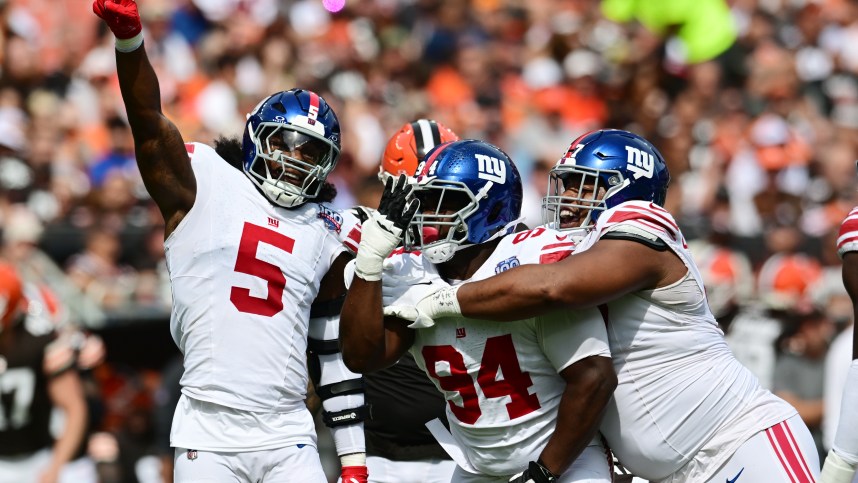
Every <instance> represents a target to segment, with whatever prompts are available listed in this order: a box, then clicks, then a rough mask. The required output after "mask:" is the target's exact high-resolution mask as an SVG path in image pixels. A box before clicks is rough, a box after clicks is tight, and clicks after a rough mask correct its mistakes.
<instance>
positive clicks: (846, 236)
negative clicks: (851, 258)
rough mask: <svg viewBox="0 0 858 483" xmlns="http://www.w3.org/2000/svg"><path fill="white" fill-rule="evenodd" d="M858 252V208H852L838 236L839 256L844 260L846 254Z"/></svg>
mask: <svg viewBox="0 0 858 483" xmlns="http://www.w3.org/2000/svg"><path fill="white" fill-rule="evenodd" d="M856 250H858V206H856V207H855V208H852V211H850V212H849V214H848V215H847V216H846V218H845V219H844V220H843V223H842V224H841V225H840V232H839V233H838V234H837V254H838V255H840V258H843V255H845V254H846V252H854V251H856Z"/></svg>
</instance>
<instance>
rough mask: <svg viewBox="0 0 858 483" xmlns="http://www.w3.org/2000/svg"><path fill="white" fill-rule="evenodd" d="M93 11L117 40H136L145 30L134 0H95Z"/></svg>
mask: <svg viewBox="0 0 858 483" xmlns="http://www.w3.org/2000/svg"><path fill="white" fill-rule="evenodd" d="M92 11H93V12H95V14H96V15H98V16H99V17H101V19H102V20H104V23H106V24H107V26H108V27H109V28H110V31H111V32H113V35H115V36H116V38H117V39H120V40H127V39H131V38H134V37H136V36H137V35H138V34H139V33H140V32H141V31H142V30H143V25H142V24H141V23H140V13H139V12H138V11H137V3H136V2H135V1H134V0H95V1H94V2H92Z"/></svg>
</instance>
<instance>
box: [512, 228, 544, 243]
mask: <svg viewBox="0 0 858 483" xmlns="http://www.w3.org/2000/svg"><path fill="white" fill-rule="evenodd" d="M543 233H545V228H543V227H541V226H540V227H537V228H534V229H532V230H527V231H522V232H519V233H516V234H515V238H513V239H512V244H513V245H515V244H516V243H521V242H523V241H524V240H527V239H528V238H534V237H538V236H539V235H541V234H543Z"/></svg>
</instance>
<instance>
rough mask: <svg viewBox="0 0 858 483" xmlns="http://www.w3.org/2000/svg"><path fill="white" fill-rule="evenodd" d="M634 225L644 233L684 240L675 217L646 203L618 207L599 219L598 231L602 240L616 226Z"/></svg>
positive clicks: (660, 208)
mask: <svg viewBox="0 0 858 483" xmlns="http://www.w3.org/2000/svg"><path fill="white" fill-rule="evenodd" d="M619 224H623V225H633V226H635V227H637V228H640V229H641V230H643V231H647V232H650V233H653V234H662V235H666V236H668V237H670V238H671V239H673V240H675V241H679V240H681V239H682V234H681V233H680V231H679V225H677V224H676V221H674V219H673V216H672V215H671V214H670V213H668V212H667V210H665V209H664V208H662V207H660V206H658V205H656V204H655V203H650V202H644V201H629V202H626V203H623V204H621V205H619V206H616V207H614V208H612V209H610V210H608V211H606V212H605V213H603V214H602V215H601V216H600V217H599V223H598V225H597V227H596V229H597V230H598V231H599V233H600V236H599V237H600V238H601V237H602V236H603V235H604V233H607V232H608V231H609V230H612V229H613V227H615V226H616V225H619Z"/></svg>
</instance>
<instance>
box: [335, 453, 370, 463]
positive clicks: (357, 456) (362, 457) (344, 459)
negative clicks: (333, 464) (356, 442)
mask: <svg viewBox="0 0 858 483" xmlns="http://www.w3.org/2000/svg"><path fill="white" fill-rule="evenodd" d="M340 465H341V466H366V453H351V454H344V455H342V456H340Z"/></svg>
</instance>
